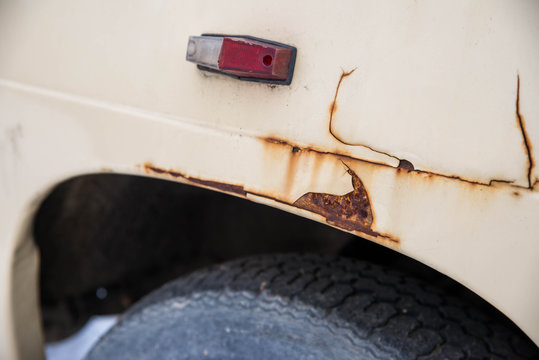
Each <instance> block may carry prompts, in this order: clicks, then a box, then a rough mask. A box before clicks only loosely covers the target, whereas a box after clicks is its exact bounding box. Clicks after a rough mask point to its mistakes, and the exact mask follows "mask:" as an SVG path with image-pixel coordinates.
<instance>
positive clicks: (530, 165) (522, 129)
mask: <svg viewBox="0 0 539 360" xmlns="http://www.w3.org/2000/svg"><path fill="white" fill-rule="evenodd" d="M515 107H516V110H515V112H516V119H517V123H518V126H519V127H520V132H521V133H522V142H523V143H524V149H525V150H526V155H527V156H528V189H533V187H534V185H535V183H533V184H532V172H533V168H534V166H535V162H534V160H533V156H532V151H533V148H532V144H531V141H530V139H529V137H528V133H527V132H526V122H525V121H524V117H523V116H522V114H521V113H520V74H517V99H516V104H515Z"/></svg>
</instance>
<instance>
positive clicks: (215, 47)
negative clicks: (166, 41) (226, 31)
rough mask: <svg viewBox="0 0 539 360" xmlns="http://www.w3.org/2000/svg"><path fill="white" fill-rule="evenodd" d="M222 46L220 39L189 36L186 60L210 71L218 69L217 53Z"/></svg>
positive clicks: (221, 39)
mask: <svg viewBox="0 0 539 360" xmlns="http://www.w3.org/2000/svg"><path fill="white" fill-rule="evenodd" d="M222 45H223V38H222V37H218V36H190V37H189V43H188V44H187V56H186V59H187V61H191V62H194V63H197V64H199V65H203V66H207V67H209V68H212V69H219V53H220V52H221V47H222Z"/></svg>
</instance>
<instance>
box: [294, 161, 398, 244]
mask: <svg viewBox="0 0 539 360" xmlns="http://www.w3.org/2000/svg"><path fill="white" fill-rule="evenodd" d="M343 164H344V166H346V169H347V170H346V171H347V172H348V174H349V175H350V176H351V177H352V186H353V188H354V189H353V190H352V191H351V192H349V193H347V194H344V195H333V194H326V193H314V192H309V193H306V194H304V195H302V196H301V197H300V198H299V199H297V200H296V201H295V202H294V204H293V205H294V206H296V207H298V208H300V209H304V210H308V211H311V212H314V213H317V214H319V215H322V216H324V217H325V218H326V222H327V223H328V224H330V225H334V226H337V227H339V228H342V229H345V230H348V231H359V232H362V233H365V234H369V235H371V236H375V237H383V238H385V239H388V240H390V241H392V242H394V243H399V241H398V240H396V239H394V238H392V237H391V236H388V235H383V234H379V233H377V232H375V231H373V230H372V223H373V213H372V208H371V203H370V200H369V195H368V193H367V190H366V189H365V186H364V185H363V182H362V181H361V179H360V178H359V177H358V176H357V175H356V173H355V172H354V171H353V170H352V169H350V167H349V166H348V165H346V164H345V163H344V162H343Z"/></svg>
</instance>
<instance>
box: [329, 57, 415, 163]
mask: <svg viewBox="0 0 539 360" xmlns="http://www.w3.org/2000/svg"><path fill="white" fill-rule="evenodd" d="M356 70H357V67H356V68H354V69H352V70H350V71H344V70H343V71H342V73H341V77H340V78H339V82H338V83H337V88H336V89H335V96H334V97H333V102H332V103H331V106H330V108H329V133H330V134H331V135H332V136H333V137H334V138H335V139H336V140H338V141H339V142H340V143H342V144H344V145H349V146H361V147H364V148H367V149H369V150H371V151H374V152H376V153H378V154H382V155H386V156H389V157H391V158H393V159H395V160H398V161H399V164H400V163H402V162H403V160H404V159H401V158H399V157H397V156H395V155H392V154H389V153H387V152H384V151H381V150H377V149H375V148H373V147H371V146H369V145H365V144H355V143H350V142H347V141H345V140H343V139H342V138H341V137H340V136H338V135H337V134H336V133H335V131H334V130H333V117H334V114H335V112H336V111H337V106H338V105H337V96H338V95H339V89H340V88H341V84H342V81H343V79H344V78H345V77H348V76H350V75H352V74H353V73H354V71H356ZM404 161H405V162H406V165H408V164H411V163H410V162H409V161H407V160H404Z"/></svg>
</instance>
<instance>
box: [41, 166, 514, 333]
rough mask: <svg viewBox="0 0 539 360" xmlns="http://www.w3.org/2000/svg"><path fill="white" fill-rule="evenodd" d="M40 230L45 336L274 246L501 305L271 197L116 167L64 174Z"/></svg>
mask: <svg viewBox="0 0 539 360" xmlns="http://www.w3.org/2000/svg"><path fill="white" fill-rule="evenodd" d="M33 230H34V238H35V241H36V244H37V246H38V248H39V251H40V254H41V264H40V299H41V310H42V321H43V326H44V332H45V339H46V341H47V342H50V341H58V340H61V339H63V338H65V337H67V336H69V335H71V334H73V333H75V332H76V331H77V330H78V329H80V328H81V327H82V326H83V325H84V324H85V323H86V321H87V320H88V319H89V318H90V317H91V316H93V315H102V314H118V313H121V312H123V311H125V310H126V309H127V308H128V307H129V306H131V305H132V304H133V303H134V302H136V301H137V300H139V299H140V298H141V297H142V296H144V295H146V294H147V293H149V292H150V291H152V290H154V289H156V288H158V287H159V286H161V285H163V284H164V283H166V282H167V281H170V280H172V279H175V278H177V277H179V276H182V275H184V274H187V273H189V272H191V271H193V270H195V269H198V268H201V267H204V266H208V265H211V264H215V263H220V262H223V261H226V260H231V259H234V258H238V257H243V256H249V255H256V254H268V253H292V252H302V253H318V254H325V255H335V256H337V255H339V256H347V257H353V258H358V259H363V260H368V261H370V262H374V263H377V264H381V265H385V266H389V267H393V268H397V269H399V270H401V271H405V272H407V273H410V274H412V275H414V276H417V277H421V278H423V279H427V281H429V282H432V283H436V284H437V285H438V286H442V287H445V288H449V289H450V291H451V293H452V294H455V295H457V296H462V297H465V298H466V299H467V301H472V302H474V303H476V304H478V305H479V306H481V307H483V308H488V311H496V310H495V309H494V308H492V307H491V306H490V305H488V304H487V303H486V302H484V301H483V300H481V299H480V298H479V297H478V296H476V295H475V294H473V293H472V292H470V291H469V290H467V289H466V288H464V287H463V286H461V285H460V284H458V283H456V282H455V281H453V280H451V279H449V278H448V277H446V276H444V275H442V274H440V273H438V272H437V271H435V270H432V269H431V268H429V267H427V266H425V265H423V264H421V263H419V262H417V261H415V260H413V259H411V258H409V257H407V256H405V255H402V254H400V253H398V252H396V251H393V250H390V249H387V248H385V247H383V246H381V245H378V244H375V243H373V242H370V241H368V240H364V239H361V238H358V237H355V236H353V235H350V234H348V233H345V232H342V231H340V230H337V229H334V228H331V227H329V226H326V225H323V224H320V223H317V222H314V221H311V220H308V219H304V218H301V217H299V216H296V215H293V214H289V213H286V212H283V211H281V210H278V209H274V208H271V207H268V206H265V205H260V204H256V203H253V202H250V201H246V200H245V199H241V198H237V197H233V196H230V195H226V194H222V193H218V192H215V191H211V190H206V189H201V188H197V187H193V186H190V185H184V184H179V183H175V182H170V181H165V180H159V179H153V178H147V177H137V176H129V175H119V174H98V175H85V176H80V177H76V178H73V179H70V180H67V181H65V182H63V183H61V184H60V185H58V186H57V187H56V188H55V189H54V190H53V191H52V192H51V193H50V194H49V196H48V197H47V198H46V199H45V201H44V202H43V203H42V205H41V206H40V209H39V211H38V213H37V215H36V218H35V221H34V229H33ZM499 316H503V315H501V314H499ZM506 321H509V320H507V319H506Z"/></svg>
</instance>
